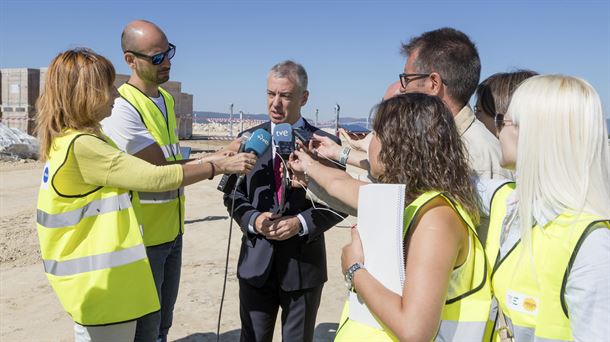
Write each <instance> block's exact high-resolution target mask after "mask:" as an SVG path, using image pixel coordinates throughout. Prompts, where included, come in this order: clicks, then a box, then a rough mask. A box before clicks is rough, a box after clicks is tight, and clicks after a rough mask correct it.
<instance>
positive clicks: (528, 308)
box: [506, 291, 540, 316]
mask: <svg viewBox="0 0 610 342" xmlns="http://www.w3.org/2000/svg"><path fill="white" fill-rule="evenodd" d="M539 304H540V300H539V299H538V298H536V297H533V296H530V295H527V294H523V293H519V292H516V291H508V292H506V306H507V307H508V308H509V309H511V310H515V311H519V312H521V313H524V314H529V315H534V316H536V315H538V307H539V306H540V305H539Z"/></svg>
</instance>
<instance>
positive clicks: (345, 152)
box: [339, 146, 352, 165]
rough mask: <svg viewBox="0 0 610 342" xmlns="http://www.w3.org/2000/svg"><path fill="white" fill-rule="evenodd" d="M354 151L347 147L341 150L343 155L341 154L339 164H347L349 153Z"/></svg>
mask: <svg viewBox="0 0 610 342" xmlns="http://www.w3.org/2000/svg"><path fill="white" fill-rule="evenodd" d="M351 151H352V149H351V148H349V146H345V147H343V148H342V149H341V153H340V154H339V163H340V164H341V165H345V164H347V159H348V158H349V153H350V152H351Z"/></svg>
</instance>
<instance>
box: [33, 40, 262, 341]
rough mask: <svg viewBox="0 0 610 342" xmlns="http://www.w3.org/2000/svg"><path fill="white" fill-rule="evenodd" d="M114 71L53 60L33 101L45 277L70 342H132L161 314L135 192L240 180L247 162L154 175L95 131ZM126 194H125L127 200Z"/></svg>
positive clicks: (80, 58)
mask: <svg viewBox="0 0 610 342" xmlns="http://www.w3.org/2000/svg"><path fill="white" fill-rule="evenodd" d="M114 78H115V71H114V67H113V66H112V64H111V63H110V62H109V61H108V60H107V59H106V58H104V57H103V56H100V55H98V54H96V53H94V52H93V51H91V50H88V49H75V50H68V51H65V52H62V53H60V54H59V55H58V56H57V57H55V59H53V61H52V62H51V64H50V65H49V69H48V71H47V75H46V80H45V87H44V91H43V94H42V95H41V97H40V99H39V101H38V104H37V106H38V118H37V122H38V125H37V135H38V138H39V139H40V146H41V156H42V159H43V160H44V161H46V164H45V167H44V172H43V177H42V182H41V186H40V191H39V197H38V210H37V228H38V237H39V240H40V251H41V256H42V259H43V264H44V268H45V272H46V274H47V277H48V279H49V282H50V283H51V286H52V287H53V290H54V291H55V294H56V295H57V296H58V298H59V301H60V302H61V304H62V306H63V307H64V309H65V310H66V311H67V312H68V314H69V315H70V316H71V318H72V319H73V320H74V323H75V326H74V336H75V340H77V341H133V338H134V334H135V327H136V321H135V320H136V319H138V318H140V317H142V316H144V315H146V314H149V313H151V312H154V311H156V310H159V300H158V297H157V292H156V289H155V284H154V282H153V277H152V273H151V270H150V265H149V263H148V258H147V257H146V250H145V248H144V245H143V241H142V234H141V232H140V226H139V224H138V220H137V214H138V211H137V207H138V198H137V193H136V192H133V191H131V190H135V191H149V192H151V191H153V192H154V191H159V192H161V191H168V190H173V189H178V188H179V187H181V186H185V185H189V184H192V183H195V182H197V181H201V180H204V179H211V178H212V177H213V176H214V175H215V174H217V173H242V172H247V171H248V170H250V169H251V168H252V166H253V165H254V163H255V157H254V156H253V155H251V154H243V153H241V154H236V155H231V154H229V155H224V154H221V155H217V156H213V157H211V158H209V159H207V160H197V161H191V162H189V163H187V164H184V165H177V164H176V165H168V166H154V165H152V164H149V163H147V162H145V161H143V160H141V159H138V158H136V157H133V156H130V155H127V154H125V153H123V152H121V151H120V150H118V149H116V148H115V146H114V144H113V143H112V142H111V141H110V140H109V139H108V138H107V137H106V136H105V135H104V134H103V132H102V131H101V129H100V120H102V119H103V118H105V117H107V116H108V115H110V110H111V108H112V103H113V101H114V98H115V97H116V96H117V91H116V89H115V88H114V86H113V82H114ZM128 189H129V190H128Z"/></svg>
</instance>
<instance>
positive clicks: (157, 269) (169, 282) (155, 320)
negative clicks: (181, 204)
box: [135, 235, 182, 342]
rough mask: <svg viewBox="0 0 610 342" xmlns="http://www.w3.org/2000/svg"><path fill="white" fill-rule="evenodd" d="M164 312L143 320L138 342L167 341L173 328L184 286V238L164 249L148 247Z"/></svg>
mask: <svg viewBox="0 0 610 342" xmlns="http://www.w3.org/2000/svg"><path fill="white" fill-rule="evenodd" d="M146 254H147V255H148V260H149V262H150V268H151V269H152V274H153V278H154V279H155V286H156V287H157V294H158V295H159V302H160V303H161V310H159V311H157V312H153V313H150V314H148V315H146V316H144V317H142V318H140V319H138V323H137V325H136V338H135V341H136V342H152V341H159V342H165V341H167V333H168V332H169V328H170V327H171V326H172V320H173V317H174V304H176V298H177V297H178V287H179V285H180V268H181V266H182V235H178V237H177V238H176V239H175V240H174V241H171V242H168V243H164V244H162V245H158V246H153V247H146Z"/></svg>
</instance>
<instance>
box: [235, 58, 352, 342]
mask: <svg viewBox="0 0 610 342" xmlns="http://www.w3.org/2000/svg"><path fill="white" fill-rule="evenodd" d="M308 96H309V92H308V91H307V73H306V72H305V69H304V68H303V66H301V65H300V64H297V63H295V62H293V61H284V62H281V63H278V64H276V65H275V66H273V68H271V70H270V72H269V76H268V78H267V107H268V111H269V119H270V122H267V123H264V124H262V125H260V126H258V127H254V128H252V129H250V130H249V131H254V130H256V129H258V128H264V129H265V130H267V131H269V132H270V133H273V130H274V128H275V126H276V125H277V124H281V123H289V124H291V125H292V127H293V128H300V129H303V130H305V131H309V132H311V133H313V132H315V131H318V129H317V128H316V127H314V126H312V125H310V124H309V123H307V121H305V120H304V119H303V118H302V117H301V107H302V106H304V105H305V103H307V98H308ZM272 136H273V134H272ZM335 139H336V138H335ZM281 163H282V161H281V159H280V157H279V154H277V153H275V148H274V147H273V144H272V147H271V148H269V149H268V150H267V151H266V152H265V153H264V154H263V155H262V156H259V159H258V161H257V163H256V165H255V166H254V168H253V170H252V172H251V173H250V174H248V175H247V176H246V179H245V181H244V182H243V183H241V185H240V186H238V188H237V189H236V191H235V195H234V201H235V203H232V200H233V196H232V194H233V193H231V194H228V195H225V197H224V203H225V206H227V209H228V210H229V214H230V215H231V216H232V217H233V219H235V220H236V221H237V222H238V223H239V225H240V227H241V229H242V231H243V233H244V235H243V237H242V244H241V250H240V254H239V261H238V264H237V277H238V278H239V300H240V318H241V340H242V341H271V340H272V338H273V329H274V326H275V320H276V317H277V313H278V310H279V308H280V307H281V308H282V316H281V318H282V339H283V340H284V341H312V340H313V331H314V327H315V321H316V314H317V311H318V307H319V305H320V297H321V295H322V287H323V286H324V282H326V280H327V274H326V248H325V243H324V232H325V231H326V230H327V229H329V228H331V227H332V226H334V225H335V224H337V223H338V222H340V221H341V220H342V216H340V215H338V214H333V213H332V212H329V211H327V210H317V209H314V208H313V207H312V204H311V202H310V201H309V200H308V199H307V198H306V196H305V195H306V194H305V190H304V189H302V188H293V189H287V187H286V185H284V183H283V182H282V181H281V177H280V176H279V175H280V173H281V172H280V171H279V169H280V167H281V165H282V164H281ZM282 197H283V198H282ZM281 203H284V204H283V205H282V204H281ZM232 205H233V208H234V210H233V212H231V207H232ZM320 206H321V205H320Z"/></svg>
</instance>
